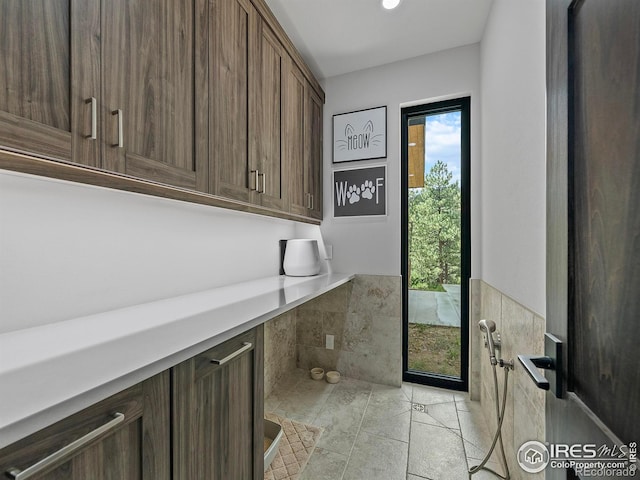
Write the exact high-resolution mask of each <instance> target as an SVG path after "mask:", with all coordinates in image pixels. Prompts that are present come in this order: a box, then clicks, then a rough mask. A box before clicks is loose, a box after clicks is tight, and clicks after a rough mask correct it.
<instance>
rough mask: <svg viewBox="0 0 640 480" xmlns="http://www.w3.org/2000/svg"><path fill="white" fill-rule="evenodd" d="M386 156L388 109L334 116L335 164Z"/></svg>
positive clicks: (382, 108) (380, 108)
mask: <svg viewBox="0 0 640 480" xmlns="http://www.w3.org/2000/svg"><path fill="white" fill-rule="evenodd" d="M386 156H387V107H378V108H370V109H368V110H359V111H357V112H350V113H341V114H339V115H334V116H333V163H340V162H350V161H352V160H370V159H373V158H384V157H386Z"/></svg>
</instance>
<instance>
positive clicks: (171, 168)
mask: <svg viewBox="0 0 640 480" xmlns="http://www.w3.org/2000/svg"><path fill="white" fill-rule="evenodd" d="M201 3H202V2H200V1H199V0H189V1H183V2H174V1H172V0H133V1H132V0H112V1H109V2H103V3H102V29H103V49H102V52H103V97H104V106H103V112H102V113H103V118H104V119H105V121H104V123H105V125H104V129H103V132H104V133H103V135H104V138H105V152H104V158H105V167H106V168H107V169H109V170H114V171H118V172H123V173H127V174H131V175H136V174H137V175H144V176H143V178H145V179H148V180H154V181H159V182H163V183H168V184H172V185H176V186H180V187H186V188H191V189H196V190H204V189H205V188H206V184H205V180H206V172H205V171H204V169H203V168H202V165H203V164H202V162H201V159H200V158H199V157H198V155H196V141H195V138H196V134H197V131H196V128H197V127H200V125H196V116H197V115H199V114H200V110H199V109H198V107H197V104H196V100H197V98H196V85H197V84H199V83H198V81H197V78H196V67H195V62H194V54H195V49H196V45H197V43H196V42H197V40H196V34H197V32H199V31H200V29H199V28H198V23H199V22H201V21H202V20H201V18H200V15H199V14H200V13H202V12H200V4H201ZM205 21H206V18H205ZM118 109H120V110H122V120H121V121H122V126H123V128H122V135H119V131H118V127H119V124H118V122H119V118H118V115H115V114H114V113H113V112H115V111H117V110H118ZM205 118H206V117H205ZM119 140H121V144H122V145H123V146H122V147H119V146H118V143H119V142H118V141H119ZM153 164H156V165H157V167H156V168H153ZM177 171H181V172H183V173H184V175H177V174H176V172H177Z"/></svg>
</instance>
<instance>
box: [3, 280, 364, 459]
mask: <svg viewBox="0 0 640 480" xmlns="http://www.w3.org/2000/svg"><path fill="white" fill-rule="evenodd" d="M352 278H353V275H351V274H324V275H318V276H315V277H285V276H277V277H268V278H263V279H259V280H253V281H250V282H244V283H239V284H236V285H230V286H225V287H221V288H215V289H212V290H206V291H203V292H198V293H192V294H188V295H181V296H179V297H175V298H169V299H166V300H160V301H157V302H151V303H146V304H142V305H136V306H132V307H127V308H122V309H119V310H114V311H110V312H105V313H100V314H96V315H90V316H86V317H81V318H75V319H72V320H66V321H63V322H56V323H53V324H49V325H44V326H40V327H34V328H28V329H24V330H17V331H14V332H8V333H5V334H2V335H0V389H1V392H2V393H0V448H2V447H5V446H6V445H9V444H11V443H13V442H15V441H16V440H19V439H20V438H23V437H25V436H27V435H30V434H31V433H34V432H36V431H38V430H40V429H42V428H44V427H46V426H48V425H51V424H53V423H55V422H56V421H58V420H61V419H63V418H65V417H67V416H69V415H71V414H73V413H76V412H78V411H80V410H82V409H83V408H86V407H88V406H90V405H92V404H94V403H96V402H98V401H100V400H102V399H104V398H107V397H108V396H110V395H113V394H115V393H117V392H119V391H121V390H123V389H125V388H128V387H130V386H132V385H135V384H136V383H138V382H141V381H142V380H144V379H146V378H149V377H151V376H153V375H155V374H157V373H160V372H162V371H163V370H166V369H167V368H170V367H172V366H174V365H176V364H178V363H180V362H182V361H184V360H187V359H189V358H191V357H193V356H194V355H197V354H198V353H201V352H203V351H205V350H207V349H209V348H211V347H213V346H215V345H218V344H220V343H222V342H224V341H226V340H228V339H230V338H232V337H234V336H235V335H237V334H239V333H242V332H244V331H246V330H248V329H250V328H252V327H255V326H256V325H259V324H261V323H264V322H266V321H267V320H270V319H272V318H274V317H276V316H278V315H280V314H281V313H284V312H286V311H288V310H290V309H292V308H294V307H297V306H298V305H300V304H302V303H304V302H307V301H309V300H311V299H313V298H315V297H317V296H319V295H322V294H323V293H326V292H328V291H329V290H332V289H334V288H336V287H339V286H340V285H343V284H345V283H347V282H348V281H349V280H351V279H352Z"/></svg>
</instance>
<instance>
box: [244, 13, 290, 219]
mask: <svg viewBox="0 0 640 480" xmlns="http://www.w3.org/2000/svg"><path fill="white" fill-rule="evenodd" d="M254 38H255V42H256V44H255V46H254V47H252V48H251V53H252V54H253V58H252V60H251V71H250V73H249V78H250V86H249V112H250V115H249V132H250V138H249V152H250V157H249V163H250V165H251V170H252V171H253V172H257V173H256V177H257V185H256V191H257V193H258V194H259V199H260V200H259V202H260V204H261V205H263V206H265V207H269V208H274V209H278V210H283V209H284V200H285V198H286V182H284V181H283V172H282V116H281V112H282V106H283V105H282V102H283V85H284V78H283V77H284V75H283V73H284V63H285V61H286V60H285V55H286V53H285V51H284V48H283V47H282V45H281V43H280V41H279V40H278V39H277V38H276V36H275V34H274V33H273V32H272V31H271V29H270V28H269V26H268V25H266V23H265V22H264V21H263V20H261V19H260V20H259V21H258V28H257V32H256V36H255V37H254Z"/></svg>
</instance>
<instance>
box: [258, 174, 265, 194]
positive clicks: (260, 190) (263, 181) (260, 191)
mask: <svg viewBox="0 0 640 480" xmlns="http://www.w3.org/2000/svg"><path fill="white" fill-rule="evenodd" d="M260 177H262V189H260V188H258V193H264V192H266V191H267V174H266V173H258V178H260Z"/></svg>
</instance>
